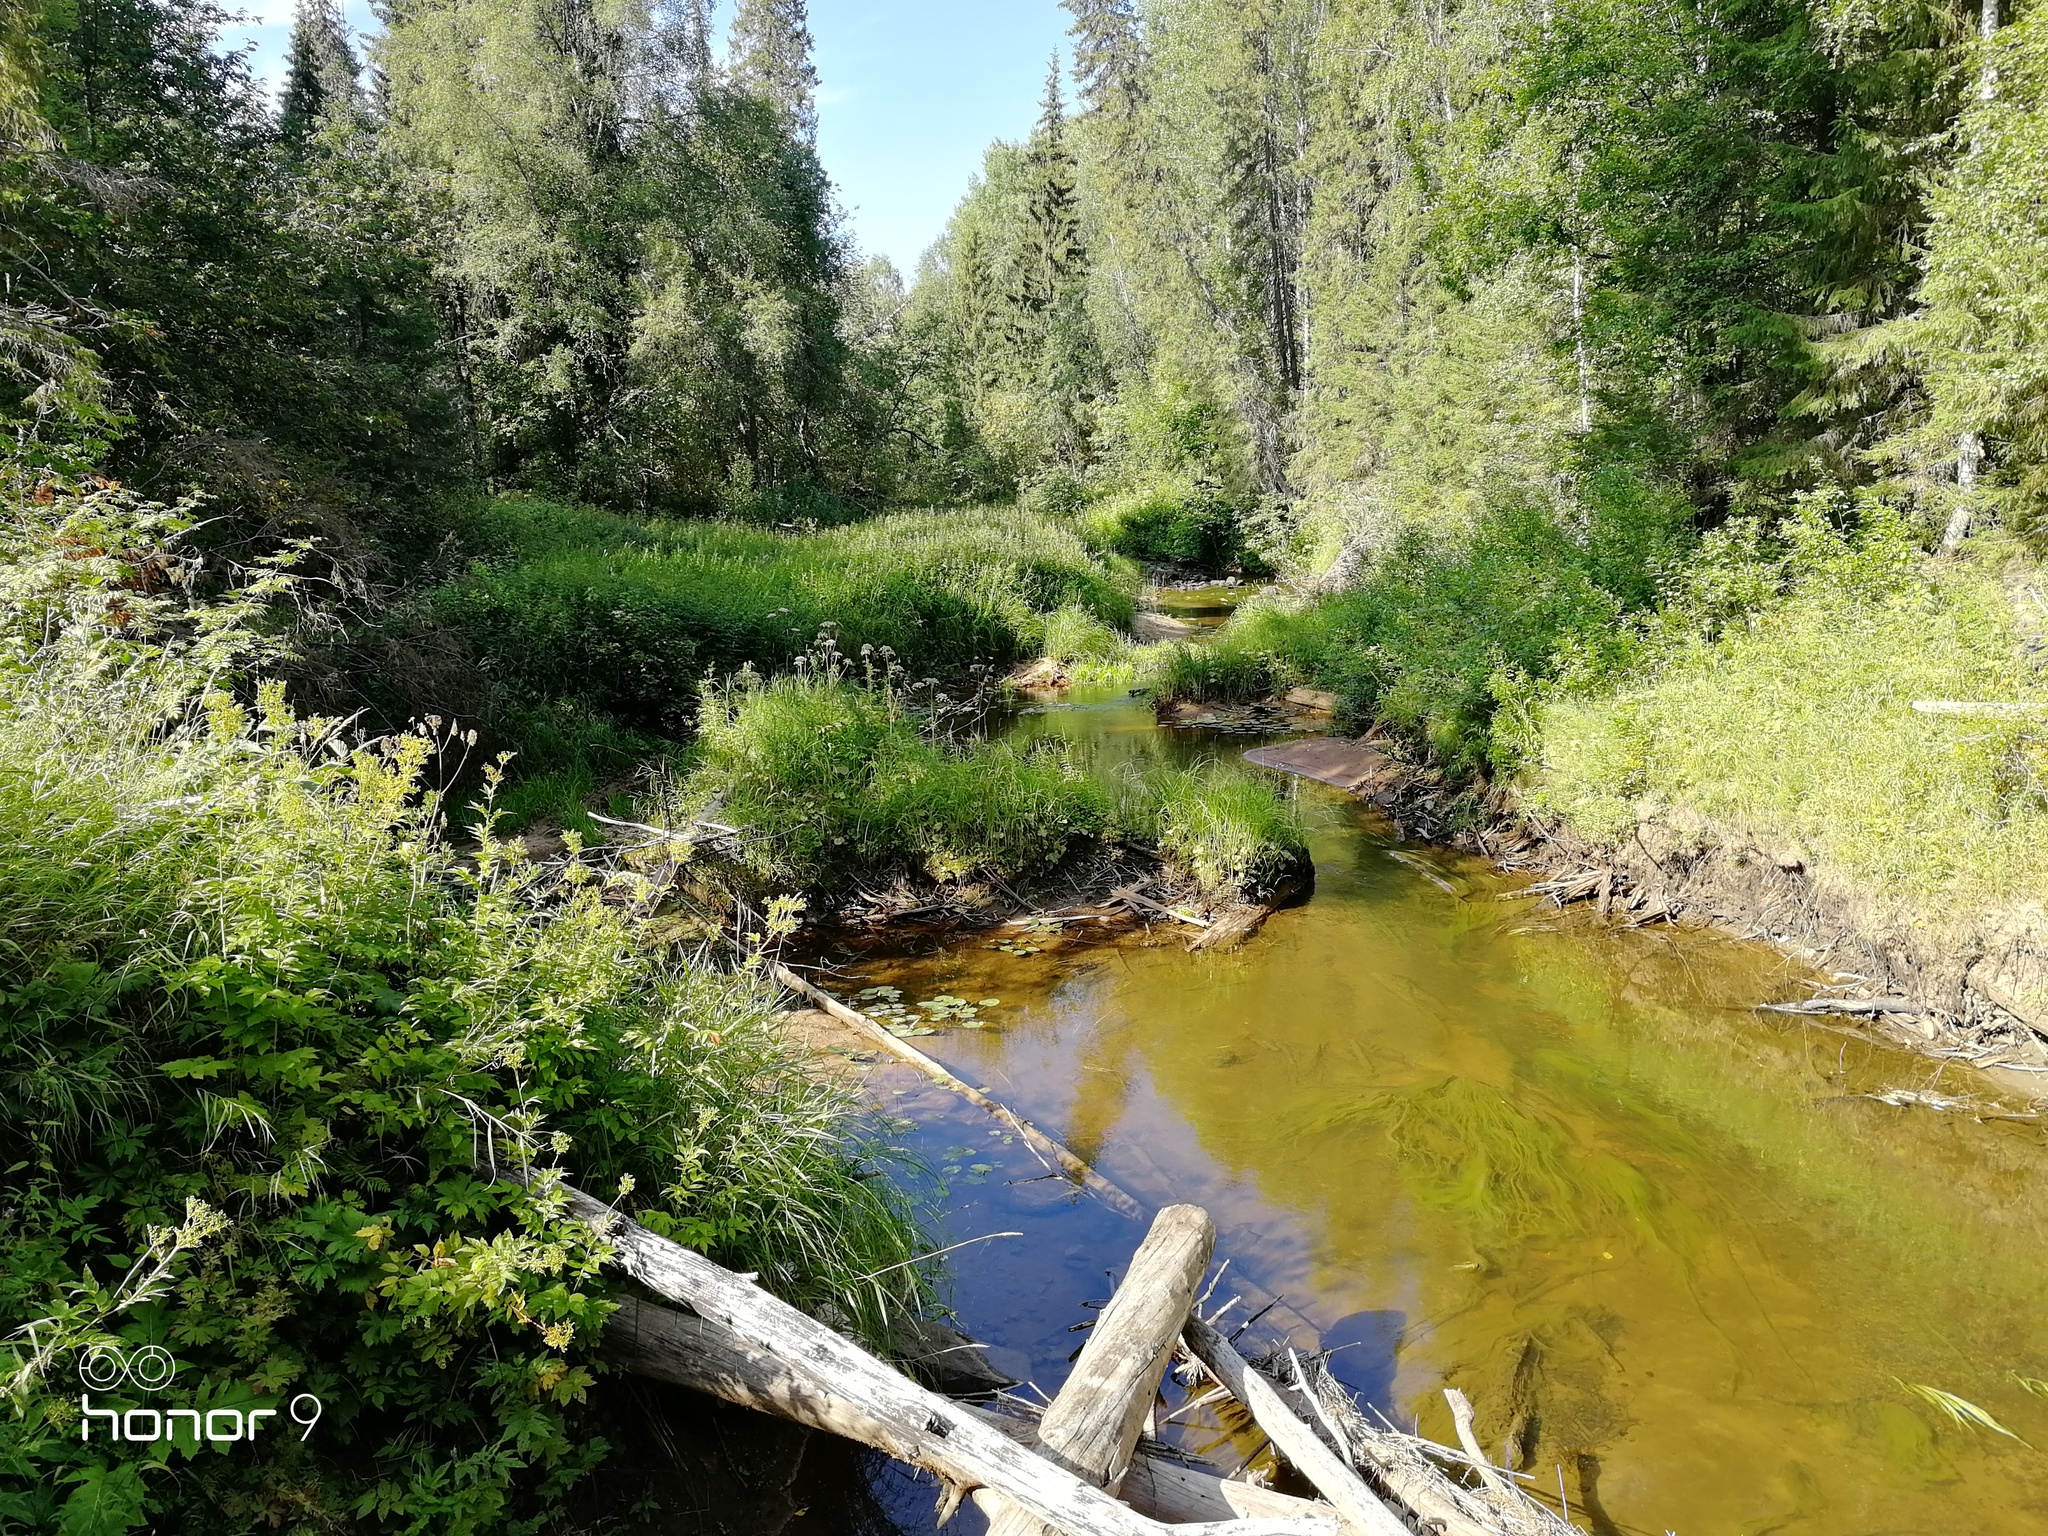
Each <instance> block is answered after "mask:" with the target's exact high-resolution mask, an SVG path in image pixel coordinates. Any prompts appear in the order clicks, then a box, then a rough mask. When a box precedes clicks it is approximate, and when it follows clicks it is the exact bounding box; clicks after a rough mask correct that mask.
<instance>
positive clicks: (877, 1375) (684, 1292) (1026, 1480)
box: [560, 1185, 1336, 1536]
mask: <svg viewBox="0 0 2048 1536" xmlns="http://www.w3.org/2000/svg"><path fill="white" fill-rule="evenodd" d="M560 1188H561V1191H562V1193H563V1194H564V1195H565V1196H566V1197H567V1202H568V1208H569V1210H570V1211H571V1212H572V1213H573V1214H574V1215H576V1216H578V1217H580V1218H581V1219H583V1220H585V1221H589V1222H592V1223H596V1224H601V1225H602V1227H603V1230H604V1232H605V1236H606V1241H608V1242H609V1243H610V1244H611V1246H612V1250H613V1257H614V1262H615V1263H617V1264H618V1266H619V1267H620V1268H621V1269H623V1270H624V1271H625V1272H626V1273H627V1274H628V1275H630V1276H631V1277H632V1278H633V1279H635V1280H637V1281H639V1282H640V1283H641V1284H642V1285H644V1286H646V1287H647V1288H648V1289H649V1290H651V1291H653V1292H655V1293H656V1294H657V1295H660V1296H663V1297H666V1298H667V1299H669V1300H671V1301H676V1302H680V1303H682V1304H683V1305H684V1306H686V1307H688V1308H689V1309H690V1311H691V1312H693V1313H695V1314H696V1318H695V1321H697V1322H699V1323H703V1324H708V1325H710V1326H708V1327H703V1328H694V1329H693V1328H690V1327H688V1326H680V1327H678V1326H664V1327H660V1328H655V1327H650V1326H649V1322H650V1319H649V1316H648V1313H647V1309H646V1308H644V1307H642V1306H635V1307H632V1308H627V1307H621V1309H620V1311H619V1312H618V1313H616V1314H614V1316H613V1318H612V1319H611V1320H610V1322H608V1324H607V1327H606V1331H605V1343H606V1347H607V1349H608V1350H609V1351H611V1352H612V1353H613V1354H614V1357H615V1358H620V1359H622V1360H624V1361H626V1362H629V1363H630V1362H633V1361H639V1362H642V1363H643V1364H645V1365H647V1366H649V1367H650V1369H648V1374H650V1375H658V1374H661V1371H662V1370H666V1371H667V1372H669V1374H668V1375H666V1376H664V1377H663V1379H667V1380H677V1381H681V1382H683V1383H684V1384H685V1385H689V1386H694V1387H696V1388H697V1389H698V1390H700V1391H704V1392H709V1393H711V1394H712V1395H713V1396H716V1397H721V1398H724V1399H725V1400H726V1401H728V1402H734V1403H739V1404H742V1405H743V1406H746V1407H750V1408H760V1409H764V1410H765V1411H767V1412H770V1413H773V1414H776V1415H777V1416H779V1417H781V1418H785V1419H790V1420H793V1421H794V1422H796V1423H799V1424H804V1425H808V1426H809V1427H810V1428H813V1429H822V1430H825V1431H827V1432H829V1433H831V1434H835V1435H841V1436H844V1437H845V1438H846V1439H849V1440H856V1441H858V1442H860V1443H861V1444H863V1445H868V1446H872V1447H874V1448H875V1449H876V1450H879V1451H884V1452H886V1453H887V1454H889V1455H891V1456H894V1457H895V1458H896V1459H897V1460H899V1461H903V1462H908V1463H909V1464H910V1465H912V1466H916V1467H923V1468H925V1469H927V1470H929V1471H931V1472H933V1473H935V1474H937V1475H938V1476H939V1477H940V1478H942V1479H944V1480H945V1481H946V1483H948V1484H949V1485H950V1486H951V1487H952V1488H954V1489H955V1490H960V1491H971V1490H973V1489H976V1488H992V1489H994V1490H996V1491H997V1492H999V1493H1001V1494H1002V1495H1003V1496H1004V1497H1005V1498H1006V1499H1008V1500H1010V1501H1011V1502H1012V1503H1014V1504H1016V1505H1017V1506H1018V1507H1019V1508H1022V1509H1025V1510H1028V1511H1029V1512H1030V1513H1031V1514H1033V1515H1035V1516H1037V1517H1038V1518H1039V1519H1040V1520H1043V1521H1044V1522H1045V1523H1047V1524H1048V1525H1050V1526H1052V1527H1053V1528H1054V1529H1055V1530H1059V1531H1064V1532H1069V1533H1071V1536H1169V1533H1173V1536H1203V1533H1206V1536H1335V1533H1336V1525H1335V1522H1334V1521H1327V1520H1280V1521H1271V1520H1253V1521H1232V1522H1226V1523H1223V1524H1217V1525H1206V1526H1173V1527H1169V1526H1165V1525H1162V1524H1160V1523H1159V1522H1157V1521H1154V1520H1149V1519H1147V1518H1145V1517H1144V1516H1143V1515H1140V1514H1138V1513H1137V1512H1136V1511H1135V1510H1132V1509H1130V1508H1129V1507H1128V1506H1126V1505H1124V1504H1120V1503H1118V1502H1117V1501H1116V1500H1115V1499H1114V1498H1112V1497H1110V1496H1109V1495H1108V1494H1107V1493H1105V1492H1103V1491H1102V1490H1101V1489H1100V1488H1097V1487H1095V1486H1094V1485H1092V1484H1090V1483H1087V1482H1084V1481H1083V1480H1082V1479H1080V1478H1078V1477H1076V1476H1074V1474H1073V1473H1071V1472H1069V1471H1067V1470H1066V1469H1065V1468H1064V1467H1060V1466H1057V1465H1055V1464H1054V1463H1053V1462H1051V1461H1049V1460H1047V1459H1046V1458H1045V1457H1043V1456H1039V1455H1036V1454H1034V1453H1032V1452H1031V1451H1029V1450H1026V1449H1025V1448H1024V1447H1022V1446H1020V1445H1018V1444H1017V1443H1016V1441H1014V1440H1012V1439H1011V1438H1010V1437H1009V1436H1007V1435H1005V1434H1003V1433H1002V1432H1001V1431H999V1430H997V1429H994V1428H992V1427H991V1426H990V1425H989V1424H987V1423H986V1422H985V1421H984V1420H983V1419H982V1418H981V1417H980V1416H979V1415H978V1414H976V1413H975V1412H974V1411H973V1410H972V1409H970V1408H968V1407H967V1406H966V1405H964V1404H960V1403H955V1402H952V1401H950V1400H948V1399H946V1398H943V1397H940V1396H939V1395H938V1394H937V1393H935V1392H931V1391H927V1390H926V1389H925V1388H923V1387H920V1386H919V1385H918V1384H917V1383H916V1382H914V1381H912V1380H911V1379H910V1378H909V1377H907V1376H905V1375H903V1373H902V1372H900V1371H898V1370H896V1369H894V1368H893V1367H891V1366H889V1365H888V1364H886V1363H885V1362H883V1361H881V1360H879V1359H877V1358H876V1357H875V1356H873V1355H871V1354H869V1353H868V1352H867V1351H866V1350H864V1349H862V1348H861V1347H860V1346H859V1345H857V1344H855V1343H853V1342H852V1341H851V1340H850V1339H846V1338H843V1337H841V1336H840V1335H839V1334H837V1333H835V1332H833V1331H832V1330H831V1329H830V1328H828V1327H826V1326H825V1325H824V1324H823V1323H821V1322H819V1321H818V1320H817V1319H815V1318H813V1317H809V1316H806V1315H805V1314H804V1313H802V1312H799V1311H798V1310H797V1309H796V1308H795V1307H792V1306H790V1305H789V1303H787V1302H785V1301H783V1300H781V1299H780V1298H778V1297H775V1296H772V1295H770V1294H769V1293H768V1292H767V1291H764V1290H762V1289H761V1287H759V1286H758V1285H755V1284H754V1283H753V1282H752V1281H750V1280H747V1279H745V1278H743V1277H742V1276H739V1275H736V1274H734V1273H733V1272H732V1271H730V1270H728V1269H724V1268H722V1267H720V1266H719V1265H717V1264H714V1263H712V1262H711V1260H709V1259H707V1258H705V1257H704V1256H703V1255H702V1254H699V1253H696V1252H693V1251H692V1250H690V1249H688V1248H685V1247H683V1246H682V1244H680V1243H676V1242H671V1241H670V1240H669V1239H667V1238H665V1237H660V1236H657V1235H656V1234H655V1233H653V1232H650V1231H648V1229H647V1228H645V1227H643V1226H641V1225H640V1224H639V1223H638V1222H636V1221H632V1220H630V1219H628V1218H627V1217H625V1216H623V1215H621V1214H620V1213H619V1212H618V1211H616V1210H614V1209H613V1208H612V1207H610V1206H608V1205H606V1204H604V1203H603V1202H602V1201H599V1200H595V1199H592V1198H591V1197H590V1196H589V1195H587V1194H584V1193H583V1192H582V1191H581V1190H578V1189H575V1188H572V1187H570V1186H567V1185H563V1186H560ZM657 1366H658V1367H659V1369H656V1368H652V1367H657Z"/></svg>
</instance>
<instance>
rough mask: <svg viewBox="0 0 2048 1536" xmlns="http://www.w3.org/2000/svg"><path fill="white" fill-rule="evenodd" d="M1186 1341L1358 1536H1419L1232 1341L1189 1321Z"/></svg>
mask: <svg viewBox="0 0 2048 1536" xmlns="http://www.w3.org/2000/svg"><path fill="white" fill-rule="evenodd" d="M1181 1337H1182V1338H1183V1339H1185V1340H1186V1341H1187V1346H1188V1349H1189V1351H1190V1352H1191V1353H1192V1354H1193V1355H1194V1357H1195V1358H1196V1359H1197V1360H1199V1361H1201V1362H1202V1365H1203V1367H1204V1368H1205V1369H1206V1370H1207V1371H1208V1372H1209V1374H1210V1375H1211V1376H1214V1377H1215V1378H1216V1380H1217V1382H1218V1383H1219V1384H1220V1385H1221V1386H1223V1387H1225V1388H1226V1389H1228V1391H1229V1392H1230V1395H1231V1396H1232V1397H1234V1398H1236V1399H1237V1400H1238V1401H1239V1402H1240V1403H1242V1404H1244V1406H1245V1407H1246V1409H1248V1410H1249V1411H1250V1413H1251V1416H1252V1419H1253V1421H1254V1422H1256V1423H1257V1424H1258V1426H1259V1428H1260V1429H1262V1430H1263V1431H1265V1433H1266V1435H1267V1437H1268V1438H1269V1439H1271V1440H1272V1442H1273V1444H1274V1445H1275V1446H1276V1447H1278V1449H1279V1451H1280V1454H1281V1455H1283V1456H1285V1457H1286V1458H1287V1459H1288V1460H1289V1461H1291V1462H1293V1463H1294V1466H1295V1468H1296V1470H1297V1471H1299V1472H1300V1473H1301V1475H1302V1476H1303V1477H1305V1478H1307V1479H1308V1480H1309V1481H1310V1482H1311V1483H1313V1484H1315V1487H1316V1491H1317V1492H1318V1493H1320V1494H1321V1495H1322V1496H1323V1497H1324V1498H1326V1499H1328V1500H1329V1501H1330V1502H1331V1503H1332V1504H1333V1505H1335V1506H1336V1508H1337V1512H1338V1513H1339V1514H1341V1515H1342V1516H1343V1517H1344V1519H1345V1521H1346V1522H1347V1523H1348V1524H1349V1525H1350V1526H1351V1528H1352V1529H1353V1530H1354V1531H1355V1532H1357V1533H1359V1536H1414V1533H1413V1532H1411V1531H1410V1530H1409V1529H1408V1526H1407V1524H1406V1523H1405V1522H1404V1521H1403V1520H1402V1519H1401V1518H1400V1517H1399V1516H1398V1515H1396V1514H1395V1513H1394V1512H1393V1511H1392V1510H1391V1509H1389V1508H1387V1506H1386V1504H1385V1503H1384V1502H1383V1501H1382V1500H1381V1499H1380V1496H1379V1495H1378V1494H1376V1493H1374V1492H1373V1491H1372V1489H1371V1488H1369V1487H1367V1486H1366V1483H1365V1480H1364V1479H1363V1478H1361V1477H1360V1476H1359V1475H1358V1474H1357V1473H1356V1472H1354V1471H1352V1470H1351V1468H1350V1467H1348V1466H1346V1465H1345V1463H1344V1461H1343V1460H1342V1458H1340V1457H1339V1456H1338V1455H1337V1453H1336V1452H1335V1451H1333V1450H1331V1449H1330V1448H1329V1446H1327V1445H1325V1444H1324V1443H1323V1440H1322V1437H1321V1436H1319V1435H1318V1434H1317V1433H1316V1432H1315V1431H1314V1430H1313V1429H1311V1428H1310V1427H1309V1426H1308V1425H1307V1424H1306V1423H1304V1422H1303V1421H1302V1420H1301V1419H1299V1418H1297V1417H1296V1416H1295V1413H1294V1410H1293V1409H1292V1408H1289V1407H1288V1406H1287V1402H1286V1400H1285V1399H1284V1398H1282V1397H1281V1396H1280V1389H1279V1388H1277V1387H1275V1386H1274V1385H1273V1384H1272V1383H1271V1382H1270V1381H1268V1380H1266V1378H1265V1377H1263V1376H1261V1375H1260V1374H1259V1373H1258V1372H1257V1371H1255V1370H1253V1369H1252V1368H1251V1364H1250V1362H1248V1361H1247V1360H1246V1359H1245V1358H1244V1356H1242V1355H1240V1354H1239V1353H1238V1352H1237V1351H1236V1350H1235V1349H1234V1348H1232V1347H1231V1343H1230V1341H1229V1340H1228V1339H1226V1338H1224V1337H1223V1335H1222V1334H1220V1333H1218V1332H1217V1331H1216V1330H1215V1329H1214V1328H1211V1327H1210V1326H1209V1325H1208V1324H1207V1323H1205V1322H1203V1321H1202V1320H1201V1319H1200V1318H1199V1317H1190V1318H1189V1319H1188V1323H1187V1327H1186V1329H1185V1330H1184V1331H1183V1333H1182V1335H1181Z"/></svg>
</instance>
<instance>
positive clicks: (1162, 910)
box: [1108, 885, 1210, 928]
mask: <svg viewBox="0 0 2048 1536" xmlns="http://www.w3.org/2000/svg"><path fill="white" fill-rule="evenodd" d="M1108 899H1109V900H1110V901H1120V902H1123V903H1124V904H1125V905H1126V906H1131V907H1142V908H1144V909H1145V910H1146V911H1147V912H1156V913H1158V914H1159V915H1160V916H1161V917H1170V918H1172V919H1173V920H1174V921H1175V922H1177V923H1186V924H1187V925H1188V926H1189V927H1191V928H1207V927H1209V926H1210V924H1209V921H1208V919H1207V918H1201V917H1193V916H1190V915H1189V914H1188V913H1186V912H1179V911H1176V910H1175V909H1174V908H1172V907H1169V906H1164V905H1162V904H1161V903H1159V902H1156V901H1154V900H1153V899H1152V898H1151V897H1150V896H1142V895H1140V894H1139V893H1138V888H1137V887H1136V886H1135V885H1120V886H1118V887H1117V888H1116V889H1115V890H1113V891H1111V892H1110V893H1109V897H1108Z"/></svg>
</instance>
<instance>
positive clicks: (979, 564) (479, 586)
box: [434, 500, 1137, 735]
mask: <svg viewBox="0 0 2048 1536" xmlns="http://www.w3.org/2000/svg"><path fill="white" fill-rule="evenodd" d="M469 537H470V539H471V541H472V543H473V544H474V545H475V546H476V547H477V548H478V549H480V550H481V551H482V558H480V559H479V560H478V561H477V562H476V563H475V565H474V566H473V567H472V568H471V570H470V571H469V573H468V574H467V575H466V576H464V577H463V578H462V579H461V580H459V581H457V582H454V583H452V584H451V585H449V586H447V587H445V588H443V589H442V590H441V591H440V592H438V593H437V594H435V597H434V608H435V612H436V615H437V617H438V618H439V619H440V620H441V622H442V623H443V624H445V625H446V626H447V627H449V628H450V629H453V630H455V631H457V632H459V633H461V634H462V635H463V636H464V637H465V639H466V640H467V642H468V644H469V645H470V646H471V648H472V650H473V651H474V653H475V654H476V655H477V656H478V658H479V659H480V661H481V663H482V665H483V667H484V668H485V670H486V671H487V672H488V673H489V675H490V676H491V678H492V679H493V681H494V682H495V683H497V684H498V685H499V687H500V688H501V689H502V690H503V691H504V692H505V693H506V694H507V695H508V696H510V697H513V698H516V699H517V700H519V701H520V702H521V704H522V705H532V704H534V703H537V702H539V701H542V700H573V701H575V702H576V703H578V704H580V705H583V706H585V707H587V708H590V709H593V710H596V711H598V712H600V713H602V714H603V715H605V716H606V717H608V718H609V719H612V720H614V721H616V722H618V723H619V724H621V725H623V726H626V727H629V728H635V729H640V730H646V731H655V732H661V733H665V734H670V735H679V734H681V733H683V732H684V731H686V730H687V729H688V726H689V722H690V720H691V718H692V716H693V714H694V711H695V704H696V691H697V686H698V684H699V683H701V682H702V681H703V680H704V678H705V677H707V676H714V677H723V676H726V675H727V674H729V673H733V672H737V671H738V670H739V669H740V668H741V667H743V666H751V667H753V668H754V669H755V670H757V671H761V672H774V671H780V670H782V669H783V668H786V667H787V666H788V665H789V664H790V662H791V660H792V659H793V658H794V657H795V656H797V655H798V654H800V653H801V652H803V651H804V650H805V649H807V648H808V647H809V646H810V644H811V642H812V640H813V639H814V638H815V637H816V636H817V634H818V632H819V630H820V629H822V628H824V627H825V626H827V625H832V626H836V628H837V633H838V641H839V645H840V648H841V649H842V650H844V651H845V652H846V653H847V654H848V655H858V654H860V652H861V651H862V649H863V647H873V648H874V649H875V650H876V651H880V650H881V649H882V648H883V647H887V648H889V650H890V651H891V652H893V654H894V655H895V656H896V658H897V659H898V660H899V661H900V663H901V664H902V665H903V666H904V667H905V668H907V669H909V670H910V671H911V672H912V673H913V674H914V675H916V676H924V675H926V674H939V675H945V674H955V673H959V672H961V671H963V670H965V669H966V668H968V667H969V666H971V665H973V664H974V663H976V662H982V663H986V664H989V665H993V666H999V665H1004V664H1007V663H1009V662H1012V661H1015V660H1017V659H1018V658H1020V657H1022V656H1026V655H1029V654H1033V653H1034V652H1035V651H1036V649H1037V646H1038V644H1039V642H1040V640H1041V638H1042V634H1043V626H1044V616H1045V615H1046V614H1048V613H1051V612H1053V611H1055V610H1058V609H1061V608H1067V607H1073V608H1077V609H1079V610H1081V611H1084V612H1086V613H1089V614H1092V615H1094V616H1095V617H1097V618H1098V619H1101V620H1103V621H1105V622H1107V623H1110V624H1117V625H1123V624H1128V623H1129V622H1130V619H1131V614H1132V609H1133V604H1134V602H1135V600H1136V595H1137V576H1136V572H1135V570H1134V569H1133V568H1132V567H1130V566H1129V565H1128V564H1127V563H1125V562H1121V561H1117V560H1115V559H1108V560H1105V559H1104V558H1102V557H1100V556H1098V555H1096V554H1094V553H1093V552H1091V550H1090V549H1089V548H1088V546H1087V545H1086V544H1085V543H1084V542H1083V540H1082V539H1081V538H1080V537H1079V536H1078V535H1077V534H1076V533H1074V532H1073V531H1072V530H1071V529H1070V528H1069V527H1067V526H1066V525H1065V524H1063V523H1060V522H1058V521H1055V520H1053V519H1050V518H1046V517H1040V516H1036V515H1034V514H1031V513H1028V512H1021V511H1018V510H1016V509H1014V508H1005V507H978V508H970V509H966V510H960V511H949V512H902V513H897V514H895V515H893V516H889V517H881V518H876V519H874V520H873V521H870V522H865V523H859V524H856V525H853V526H850V527H845V528H833V529H826V530H824V531H822V532H817V533H810V534H799V533H782V532H776V531H772V530H763V529H759V528H750V527H742V526H739V525H735V524H730V523H705V522H643V521H636V520H634V519H630V518H624V517H617V516H613V515H611V514H608V513H602V512H596V511H592V510H590V509H587V508H578V507H567V506H562V505H559V504H556V503H551V502H542V501H534V500H506V501H499V502H495V503H492V504H490V505H489V506H488V507H487V508H486V509H485V510H484V511H483V512H481V513H480V514H479V517H478V519H477V521H476V523H475V524H474V525H473V527H472V528H471V530H470V532H469Z"/></svg>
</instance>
